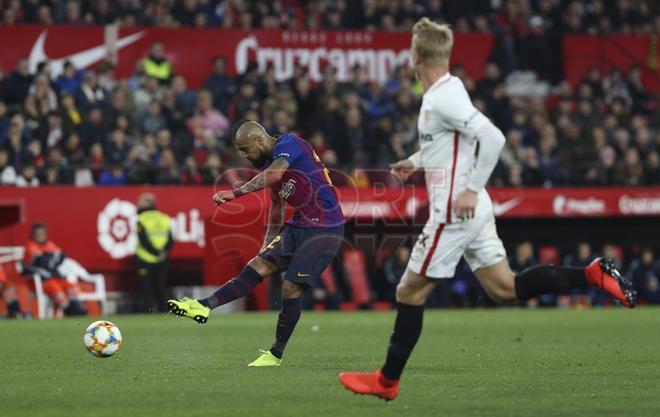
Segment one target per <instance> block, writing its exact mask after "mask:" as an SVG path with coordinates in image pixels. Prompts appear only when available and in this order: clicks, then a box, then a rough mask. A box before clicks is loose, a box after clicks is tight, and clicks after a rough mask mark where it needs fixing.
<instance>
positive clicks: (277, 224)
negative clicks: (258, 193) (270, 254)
mask: <svg viewBox="0 0 660 417" xmlns="http://www.w3.org/2000/svg"><path fill="white" fill-rule="evenodd" d="M270 195H271V205H270V213H269V214H268V225H267V227H266V235H265V236H264V243H263V245H261V249H260V250H259V252H261V251H263V250H264V249H266V246H268V244H269V243H270V242H272V241H273V239H275V238H276V237H277V234H278V233H279V232H280V230H281V229H282V225H284V213H285V212H286V203H285V202H284V199H283V198H282V197H280V195H279V193H278V192H277V191H274V190H271V194H270Z"/></svg>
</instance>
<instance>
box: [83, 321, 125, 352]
mask: <svg viewBox="0 0 660 417" xmlns="http://www.w3.org/2000/svg"><path fill="white" fill-rule="evenodd" d="M83 342H85V347H86V348H87V350H88V351H89V353H91V354H92V355H94V356H98V357H101V358H107V357H109V356H112V355H114V354H115V353H117V351H118V350H119V348H120V347H121V343H122V339H121V332H120V331H119V327H117V326H115V325H114V323H111V322H109V321H105V320H100V321H95V322H94V323H92V324H90V325H89V326H88V327H87V329H86V330H85V335H84V336H83Z"/></svg>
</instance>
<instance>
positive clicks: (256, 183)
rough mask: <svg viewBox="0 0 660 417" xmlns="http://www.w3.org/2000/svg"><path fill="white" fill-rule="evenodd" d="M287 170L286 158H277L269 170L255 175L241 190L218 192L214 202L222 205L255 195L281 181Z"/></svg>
mask: <svg viewBox="0 0 660 417" xmlns="http://www.w3.org/2000/svg"><path fill="white" fill-rule="evenodd" d="M287 168H289V161H287V160H286V158H284V157H281V158H277V159H275V160H274V161H273V163H272V164H270V166H269V167H268V168H266V169H265V170H263V171H261V172H260V173H259V174H257V175H255V176H254V178H252V179H251V180H250V181H248V182H246V183H245V184H243V186H241V187H240V188H237V189H235V190H233V191H218V192H217V193H215V195H214V196H213V201H215V204H217V205H220V204H224V203H226V202H227V201H231V200H233V199H235V198H238V197H240V196H242V195H243V194H248V193H253V192H255V191H259V190H261V189H264V188H266V187H268V186H269V185H271V184H274V183H276V182H277V181H279V180H281V179H282V176H283V175H284V172H286V170H287Z"/></svg>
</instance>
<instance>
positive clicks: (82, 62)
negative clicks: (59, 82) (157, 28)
mask: <svg viewBox="0 0 660 417" xmlns="http://www.w3.org/2000/svg"><path fill="white" fill-rule="evenodd" d="M145 35H146V34H145V32H144V31H141V32H138V33H134V34H132V35H129V36H126V37H124V38H120V39H118V40H117V43H116V50H117V51H119V50H120V49H122V48H125V47H127V46H128V45H130V44H132V43H135V42H137V41H138V40H140V39H142V38H143V37H144V36H145ZM47 36H48V31H47V30H44V31H43V32H41V34H40V35H39V37H38V38H37V41H36V42H35V43H34V45H33V46H32V50H31V51H30V57H29V58H28V62H29V66H30V72H36V70H37V65H38V64H39V63H40V62H43V61H48V62H49V63H50V68H51V74H52V76H53V77H57V76H58V75H60V74H61V73H62V72H63V71H64V63H65V62H66V61H71V63H72V64H73V66H74V67H75V68H76V69H82V68H86V67H88V66H90V65H92V64H94V63H96V62H98V61H100V60H102V59H103V58H105V56H106V52H107V51H106V47H105V45H100V46H95V47H93V48H89V49H85V50H84V51H80V52H76V53H75V54H71V55H68V56H65V57H62V58H54V59H52V58H49V57H48V55H46V48H45V45H46V37H47Z"/></svg>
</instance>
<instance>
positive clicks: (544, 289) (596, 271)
mask: <svg viewBox="0 0 660 417" xmlns="http://www.w3.org/2000/svg"><path fill="white" fill-rule="evenodd" d="M485 269H487V268H485ZM475 273H476V275H477V277H479V280H480V281H481V282H482V284H486V281H487V278H486V279H482V277H481V276H487V274H486V275H483V274H481V273H480V271H475ZM588 287H592V288H601V289H603V290H604V291H605V292H607V293H608V294H610V295H611V296H613V297H614V298H616V299H617V300H619V301H620V302H621V303H622V304H623V305H624V306H626V307H628V308H633V307H634V306H635V303H636V302H637V292H636V291H635V290H634V289H633V285H632V283H631V282H630V281H629V280H628V279H626V278H625V277H624V276H623V275H622V274H621V273H620V272H619V271H618V270H617V269H616V268H615V267H614V262H613V261H612V259H609V258H597V259H596V260H594V261H593V262H592V263H591V264H590V265H589V266H587V267H586V268H570V267H563V266H554V265H538V266H533V267H531V268H527V269H525V270H524V271H522V272H520V273H518V274H517V275H516V276H515V299H517V300H518V301H527V300H529V299H531V298H535V297H537V296H539V295H541V294H547V293H557V292H566V291H569V290H571V289H574V288H588ZM484 288H486V285H484ZM487 291H488V289H487ZM489 293H490V291H489ZM505 298H506V297H505ZM496 301H497V299H496ZM504 301H507V300H504Z"/></svg>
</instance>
